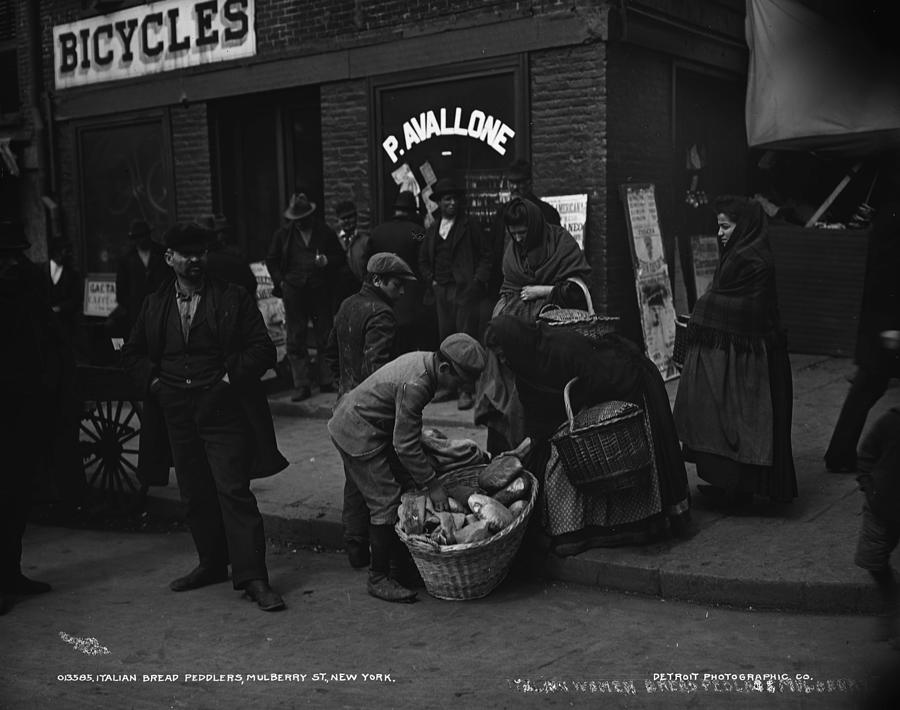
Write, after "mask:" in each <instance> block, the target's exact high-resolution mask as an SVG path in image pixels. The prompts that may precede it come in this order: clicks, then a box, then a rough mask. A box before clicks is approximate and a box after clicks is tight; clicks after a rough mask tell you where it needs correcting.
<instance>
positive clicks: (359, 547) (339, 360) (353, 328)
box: [325, 252, 416, 568]
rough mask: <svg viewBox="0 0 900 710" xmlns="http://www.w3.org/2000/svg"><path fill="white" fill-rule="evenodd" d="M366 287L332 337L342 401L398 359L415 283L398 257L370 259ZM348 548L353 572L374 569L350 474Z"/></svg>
mask: <svg viewBox="0 0 900 710" xmlns="http://www.w3.org/2000/svg"><path fill="white" fill-rule="evenodd" d="M366 272H367V273H366V282H365V283H364V284H363V285H362V288H361V289H360V290H359V293H357V294H354V295H353V296H350V297H349V298H347V299H345V300H344V302H343V303H342V304H341V307H340V309H339V310H338V312H337V315H336V316H335V319H334V327H333V328H332V329H331V334H330V335H329V336H328V346H327V347H326V349H325V359H326V362H327V363H328V366H329V367H330V368H331V372H332V374H333V375H334V378H335V380H336V381H337V382H338V398H340V397H342V396H343V395H344V394H346V393H347V392H349V391H350V390H352V389H353V388H354V387H356V386H357V385H358V384H359V383H360V382H362V381H363V380H365V379H366V378H367V377H368V376H369V375H371V374H372V373H373V372H375V371H376V370H377V369H378V368H380V367H381V366H382V365H385V364H387V363H388V362H390V360H391V359H392V358H393V357H394V355H395V350H394V338H395V334H396V329H397V319H396V318H395V316H394V309H393V306H394V304H395V303H396V302H397V300H398V299H399V298H400V297H401V296H402V295H403V293H404V291H405V286H406V284H407V283H409V282H411V281H415V279H416V277H415V275H414V274H413V272H412V269H410V268H409V265H408V264H407V263H406V262H405V261H403V259H401V258H400V257H399V256H397V255H396V254H390V253H387V252H382V253H379V254H375V255H373V256H372V257H371V258H370V259H369V263H368V266H367V268H366ZM344 473H345V482H344V508H343V516H342V518H343V524H344V547H345V549H346V550H347V557H348V558H349V560H350V565H351V566H352V567H354V568H362V567H366V566H367V565H368V564H369V509H368V507H367V506H366V502H365V500H363V497H362V495H361V494H360V492H359V489H358V488H357V487H356V484H355V483H353V479H352V478H351V476H350V474H349V473H348V472H347V471H346V470H345V471H344Z"/></svg>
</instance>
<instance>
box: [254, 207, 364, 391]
mask: <svg viewBox="0 0 900 710" xmlns="http://www.w3.org/2000/svg"><path fill="white" fill-rule="evenodd" d="M315 211H316V203H315V202H310V200H309V198H308V197H307V196H306V195H305V194H304V193H302V192H301V193H298V194H296V195H293V196H292V197H291V201H290V204H289V205H288V208H287V209H286V210H285V211H284V217H285V219H287V220H288V221H287V224H285V225H284V226H283V227H280V228H279V229H278V230H276V232H275V235H274V236H273V237H272V244H271V245H270V247H269V254H268V256H267V257H266V266H267V267H268V268H269V275H270V276H271V277H272V283H273V284H274V289H273V293H274V294H275V295H276V296H281V298H282V299H283V301H284V318H285V327H286V329H287V334H286V335H287V357H288V361H289V363H290V365H291V377H292V378H293V381H294V394H293V395H292V396H291V400H292V401H294V402H300V401H302V400H304V399H308V398H309V397H310V396H311V389H310V388H311V380H310V375H309V353H308V352H307V349H306V340H307V324H308V323H309V321H310V320H312V322H313V333H314V335H315V340H316V351H317V355H318V358H317V360H318V363H317V364H318V368H319V388H320V389H321V391H322V392H333V391H334V385H333V384H332V378H331V372H330V371H329V369H328V367H327V366H326V365H325V358H324V357H322V354H323V352H324V351H325V345H326V343H327V341H328V334H329V333H330V332H331V326H332V318H333V313H334V311H333V310H332V308H333V304H332V298H333V293H334V281H335V278H336V275H337V274H338V272H339V271H340V269H341V267H342V266H343V265H344V264H345V263H346V260H347V259H346V255H345V254H344V250H343V249H341V245H340V243H339V242H338V238H337V235H335V233H334V231H332V229H331V228H330V227H328V226H327V225H326V224H325V223H324V222H322V221H320V220H317V219H315V216H314V213H315Z"/></svg>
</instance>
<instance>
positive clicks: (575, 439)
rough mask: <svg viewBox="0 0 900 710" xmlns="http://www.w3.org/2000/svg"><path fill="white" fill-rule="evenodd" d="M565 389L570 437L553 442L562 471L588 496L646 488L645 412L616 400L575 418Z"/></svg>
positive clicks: (568, 386) (559, 436)
mask: <svg viewBox="0 0 900 710" xmlns="http://www.w3.org/2000/svg"><path fill="white" fill-rule="evenodd" d="M576 381H577V378H575V379H573V380H570V381H569V382H568V383H567V384H566V388H565V390H564V392H563V401H564V403H565V405H566V415H567V416H568V418H569V427H568V431H565V430H564V431H563V432H561V433H559V434H557V435H556V436H554V437H553V444H554V445H555V446H556V450H557V452H558V453H559V459H560V462H561V463H562V466H563V470H564V471H565V473H566V475H567V476H568V478H569V480H570V481H571V483H572V485H573V486H575V487H576V488H578V489H581V490H583V491H584V492H586V493H609V492H613V491H618V490H622V489H625V488H631V487H634V486H638V485H642V484H644V483H646V482H647V481H648V480H649V478H650V472H651V465H652V459H651V456H650V446H649V442H648V441H647V434H646V429H645V428H644V412H643V410H642V409H641V408H640V407H638V406H637V405H636V404H632V403H631V402H620V401H616V400H613V401H611V402H604V403H603V404H600V405H597V406H594V407H588V408H586V409H584V410H582V411H580V412H579V413H578V415H577V416H574V415H573V414H572V404H571V401H570V399H569V390H570V389H571V387H572V385H573V384H574V383H575V382H576Z"/></svg>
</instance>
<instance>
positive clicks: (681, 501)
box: [485, 316, 690, 556]
mask: <svg viewBox="0 0 900 710" xmlns="http://www.w3.org/2000/svg"><path fill="white" fill-rule="evenodd" d="M485 345H486V346H487V347H488V348H490V349H492V350H493V351H494V352H495V353H497V354H498V357H499V358H500V359H502V360H503V362H504V363H505V364H506V366H507V367H508V368H509V369H510V370H511V371H512V372H513V373H514V375H515V379H516V386H517V389H518V393H519V397H520V399H521V403H522V407H523V410H524V414H525V422H524V426H525V433H526V434H527V435H528V436H530V437H531V438H532V440H533V441H534V443H535V446H534V449H533V451H532V454H531V456H530V458H529V459H528V460H527V462H526V465H527V467H528V468H529V470H531V471H533V472H534V473H535V475H537V476H538V477H539V478H540V479H541V491H542V494H541V508H542V523H543V527H544V530H545V532H546V533H547V534H548V535H550V536H551V539H552V544H553V550H554V552H555V553H556V554H557V555H560V556H565V555H572V554H577V553H579V552H581V551H583V550H585V549H587V548H589V547H610V546H615V545H625V544H641V543H645V542H649V541H651V540H653V539H657V538H658V537H660V536H664V535H666V534H682V533H683V532H685V531H686V529H687V525H688V522H689V520H690V497H689V494H688V487H687V476H686V473H685V469H684V460H683V459H682V455H681V450H680V448H679V446H678V436H677V434H676V432H675V425H674V423H673V421H672V413H671V411H670V409H669V398H668V395H667V394H666V389H665V384H664V383H663V381H662V377H661V376H660V374H659V370H658V369H657V367H656V366H655V365H654V364H653V363H652V362H650V360H648V359H647V358H646V357H644V355H643V354H642V353H641V352H640V351H639V350H638V348H637V347H636V346H635V345H634V344H632V343H631V342H629V341H628V340H626V339H624V338H621V337H619V336H617V335H607V336H605V337H603V338H602V339H600V340H596V341H595V340H593V339H590V338H586V337H584V336H583V335H580V334H579V333H576V332H574V331H572V330H569V329H561V328H555V327H552V326H549V325H546V324H543V323H534V322H530V323H529V322H526V321H523V320H521V319H518V318H513V317H509V316H499V317H497V318H495V319H494V320H492V321H491V323H490V325H489V326H488V329H487V332H486V334H485ZM574 377H577V378H578V381H577V382H576V383H575V385H573V388H572V391H573V395H574V396H573V404H574V405H594V404H599V403H601V402H606V401H609V400H623V401H628V402H633V403H634V404H637V405H638V406H640V407H641V408H642V409H643V410H644V423H645V426H646V427H647V429H648V431H649V434H650V437H651V439H652V446H651V452H652V473H651V476H650V480H649V481H648V482H647V483H646V484H641V485H637V486H635V487H633V488H628V489H624V490H620V491H615V492H611V493H604V494H599V493H598V494H590V495H589V494H586V493H583V492H581V491H580V490H579V489H577V488H575V487H574V486H573V485H572V484H571V483H570V482H569V479H568V476H567V475H566V473H565V471H564V470H563V468H562V465H561V464H560V462H559V459H558V456H557V454H556V450H555V448H554V447H553V446H552V444H551V443H550V439H551V438H552V436H553V435H554V433H556V432H558V431H562V430H567V429H568V420H567V417H566V411H565V407H564V404H563V390H564V389H565V386H566V383H567V382H569V380H571V379H572V378H574ZM577 408H578V407H577V406H575V409H576V411H577Z"/></svg>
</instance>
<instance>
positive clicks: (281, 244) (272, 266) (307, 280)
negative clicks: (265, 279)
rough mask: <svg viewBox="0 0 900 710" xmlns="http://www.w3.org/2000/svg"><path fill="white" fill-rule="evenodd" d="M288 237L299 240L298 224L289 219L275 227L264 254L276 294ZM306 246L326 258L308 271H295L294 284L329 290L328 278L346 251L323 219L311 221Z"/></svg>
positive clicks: (343, 260)
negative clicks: (296, 276) (321, 264)
mask: <svg viewBox="0 0 900 710" xmlns="http://www.w3.org/2000/svg"><path fill="white" fill-rule="evenodd" d="M292 238H294V239H298V240H300V243H301V244H302V243H303V241H302V238H301V237H300V226H299V224H298V223H297V222H296V221H289V222H287V223H286V224H285V225H284V226H282V227H279V228H278V229H277V230H276V231H275V234H274V235H273V236H272V243H271V244H270V245H269V253H268V255H267V256H266V267H268V269H269V276H271V277H272V283H273V284H274V285H275V289H276V295H279V296H280V295H281V293H280V292H281V282H282V281H284V278H285V276H286V275H287V273H288V270H289V269H290V256H291V239H292ZM306 248H307V249H309V250H310V251H312V252H321V253H322V254H324V255H325V257H326V258H327V259H328V264H326V265H325V267H324V268H321V269H320V268H316V267H311V268H310V269H309V270H308V272H306V273H303V274H297V275H298V276H300V277H301V280H302V284H299V283H298V285H302V286H308V287H309V288H322V287H328V289H329V292H330V291H333V288H332V283H331V282H332V281H333V280H334V278H335V276H336V274H338V273H339V272H340V270H341V268H342V267H343V265H344V264H345V263H346V262H347V255H346V254H345V253H344V250H343V249H342V248H341V243H340V242H339V241H338V238H337V234H335V233H334V230H333V229H332V228H331V227H329V226H328V225H327V224H325V223H324V222H318V221H317V222H314V223H313V227H312V236H311V237H310V239H309V245H308V246H307V247H306Z"/></svg>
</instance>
